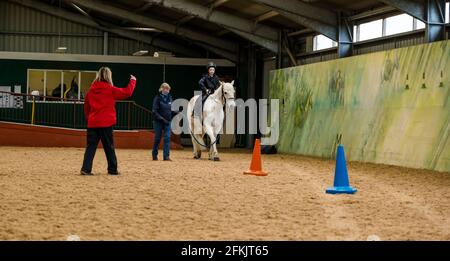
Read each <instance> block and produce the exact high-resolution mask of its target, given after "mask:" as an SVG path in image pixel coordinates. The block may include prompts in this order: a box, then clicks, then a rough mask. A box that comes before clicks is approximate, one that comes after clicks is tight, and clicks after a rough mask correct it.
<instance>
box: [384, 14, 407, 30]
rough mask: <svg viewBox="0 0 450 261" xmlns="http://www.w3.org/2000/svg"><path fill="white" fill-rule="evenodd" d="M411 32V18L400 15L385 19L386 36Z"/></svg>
mask: <svg viewBox="0 0 450 261" xmlns="http://www.w3.org/2000/svg"><path fill="white" fill-rule="evenodd" d="M412 30H413V17H412V16H410V15H408V14H401V15H396V16H391V17H388V18H386V34H385V35H393V34H399V33H404V32H408V31H412Z"/></svg>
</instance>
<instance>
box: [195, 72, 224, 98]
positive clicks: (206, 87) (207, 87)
mask: <svg viewBox="0 0 450 261" xmlns="http://www.w3.org/2000/svg"><path fill="white" fill-rule="evenodd" d="M198 85H199V86H200V89H201V90H202V94H203V96H205V95H206V94H207V91H209V93H213V92H214V91H215V90H217V88H219V86H220V81H219V77H217V75H215V74H214V75H213V76H209V74H205V75H203V77H202V78H201V79H200V81H199V82H198Z"/></svg>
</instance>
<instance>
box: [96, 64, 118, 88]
mask: <svg viewBox="0 0 450 261" xmlns="http://www.w3.org/2000/svg"><path fill="white" fill-rule="evenodd" d="M94 82H107V83H109V84H111V85H114V84H113V81H112V72H111V69H109V68H108V67H101V68H100V70H98V73H97V77H95V80H94Z"/></svg>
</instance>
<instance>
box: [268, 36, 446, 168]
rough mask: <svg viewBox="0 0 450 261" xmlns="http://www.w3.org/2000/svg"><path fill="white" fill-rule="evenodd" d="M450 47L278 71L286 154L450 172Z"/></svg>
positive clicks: (274, 77) (274, 84)
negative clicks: (340, 149)
mask: <svg viewBox="0 0 450 261" xmlns="http://www.w3.org/2000/svg"><path fill="white" fill-rule="evenodd" d="M449 73H450V41H442V42H436V43H432V44H424V45H418V46H411V47H407V48H402V49H394V50H390V51H385V52H378V53H372V54H367V55H360V56H355V57H349V58H345V59H338V60H333V61H328V62H322V63H316V64H310V65H305V66H299V67H292V68H286V69H282V70H275V71H272V72H271V75H270V77H271V78H270V82H271V84H270V96H271V98H278V99H280V104H281V106H280V107H281V108H280V111H281V112H280V140H279V143H278V148H279V150H280V151H281V152H287V153H297V154H303V155H311V156H319V157H327V158H329V157H333V156H334V151H335V147H336V143H337V136H338V135H339V134H342V144H343V145H344V147H345V151H346V156H347V158H348V159H349V160H353V161H363V162H374V163H383V164H392V165H399V166H407V167H414V168H426V169H433V170H438V171H450V138H449V136H450V74H449Z"/></svg>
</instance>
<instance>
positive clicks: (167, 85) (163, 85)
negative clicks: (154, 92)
mask: <svg viewBox="0 0 450 261" xmlns="http://www.w3.org/2000/svg"><path fill="white" fill-rule="evenodd" d="M164 87H169V90H170V89H172V88H170V85H169V84H168V83H167V82H163V83H162V84H161V86H160V87H159V92H162V90H163V89H164Z"/></svg>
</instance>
